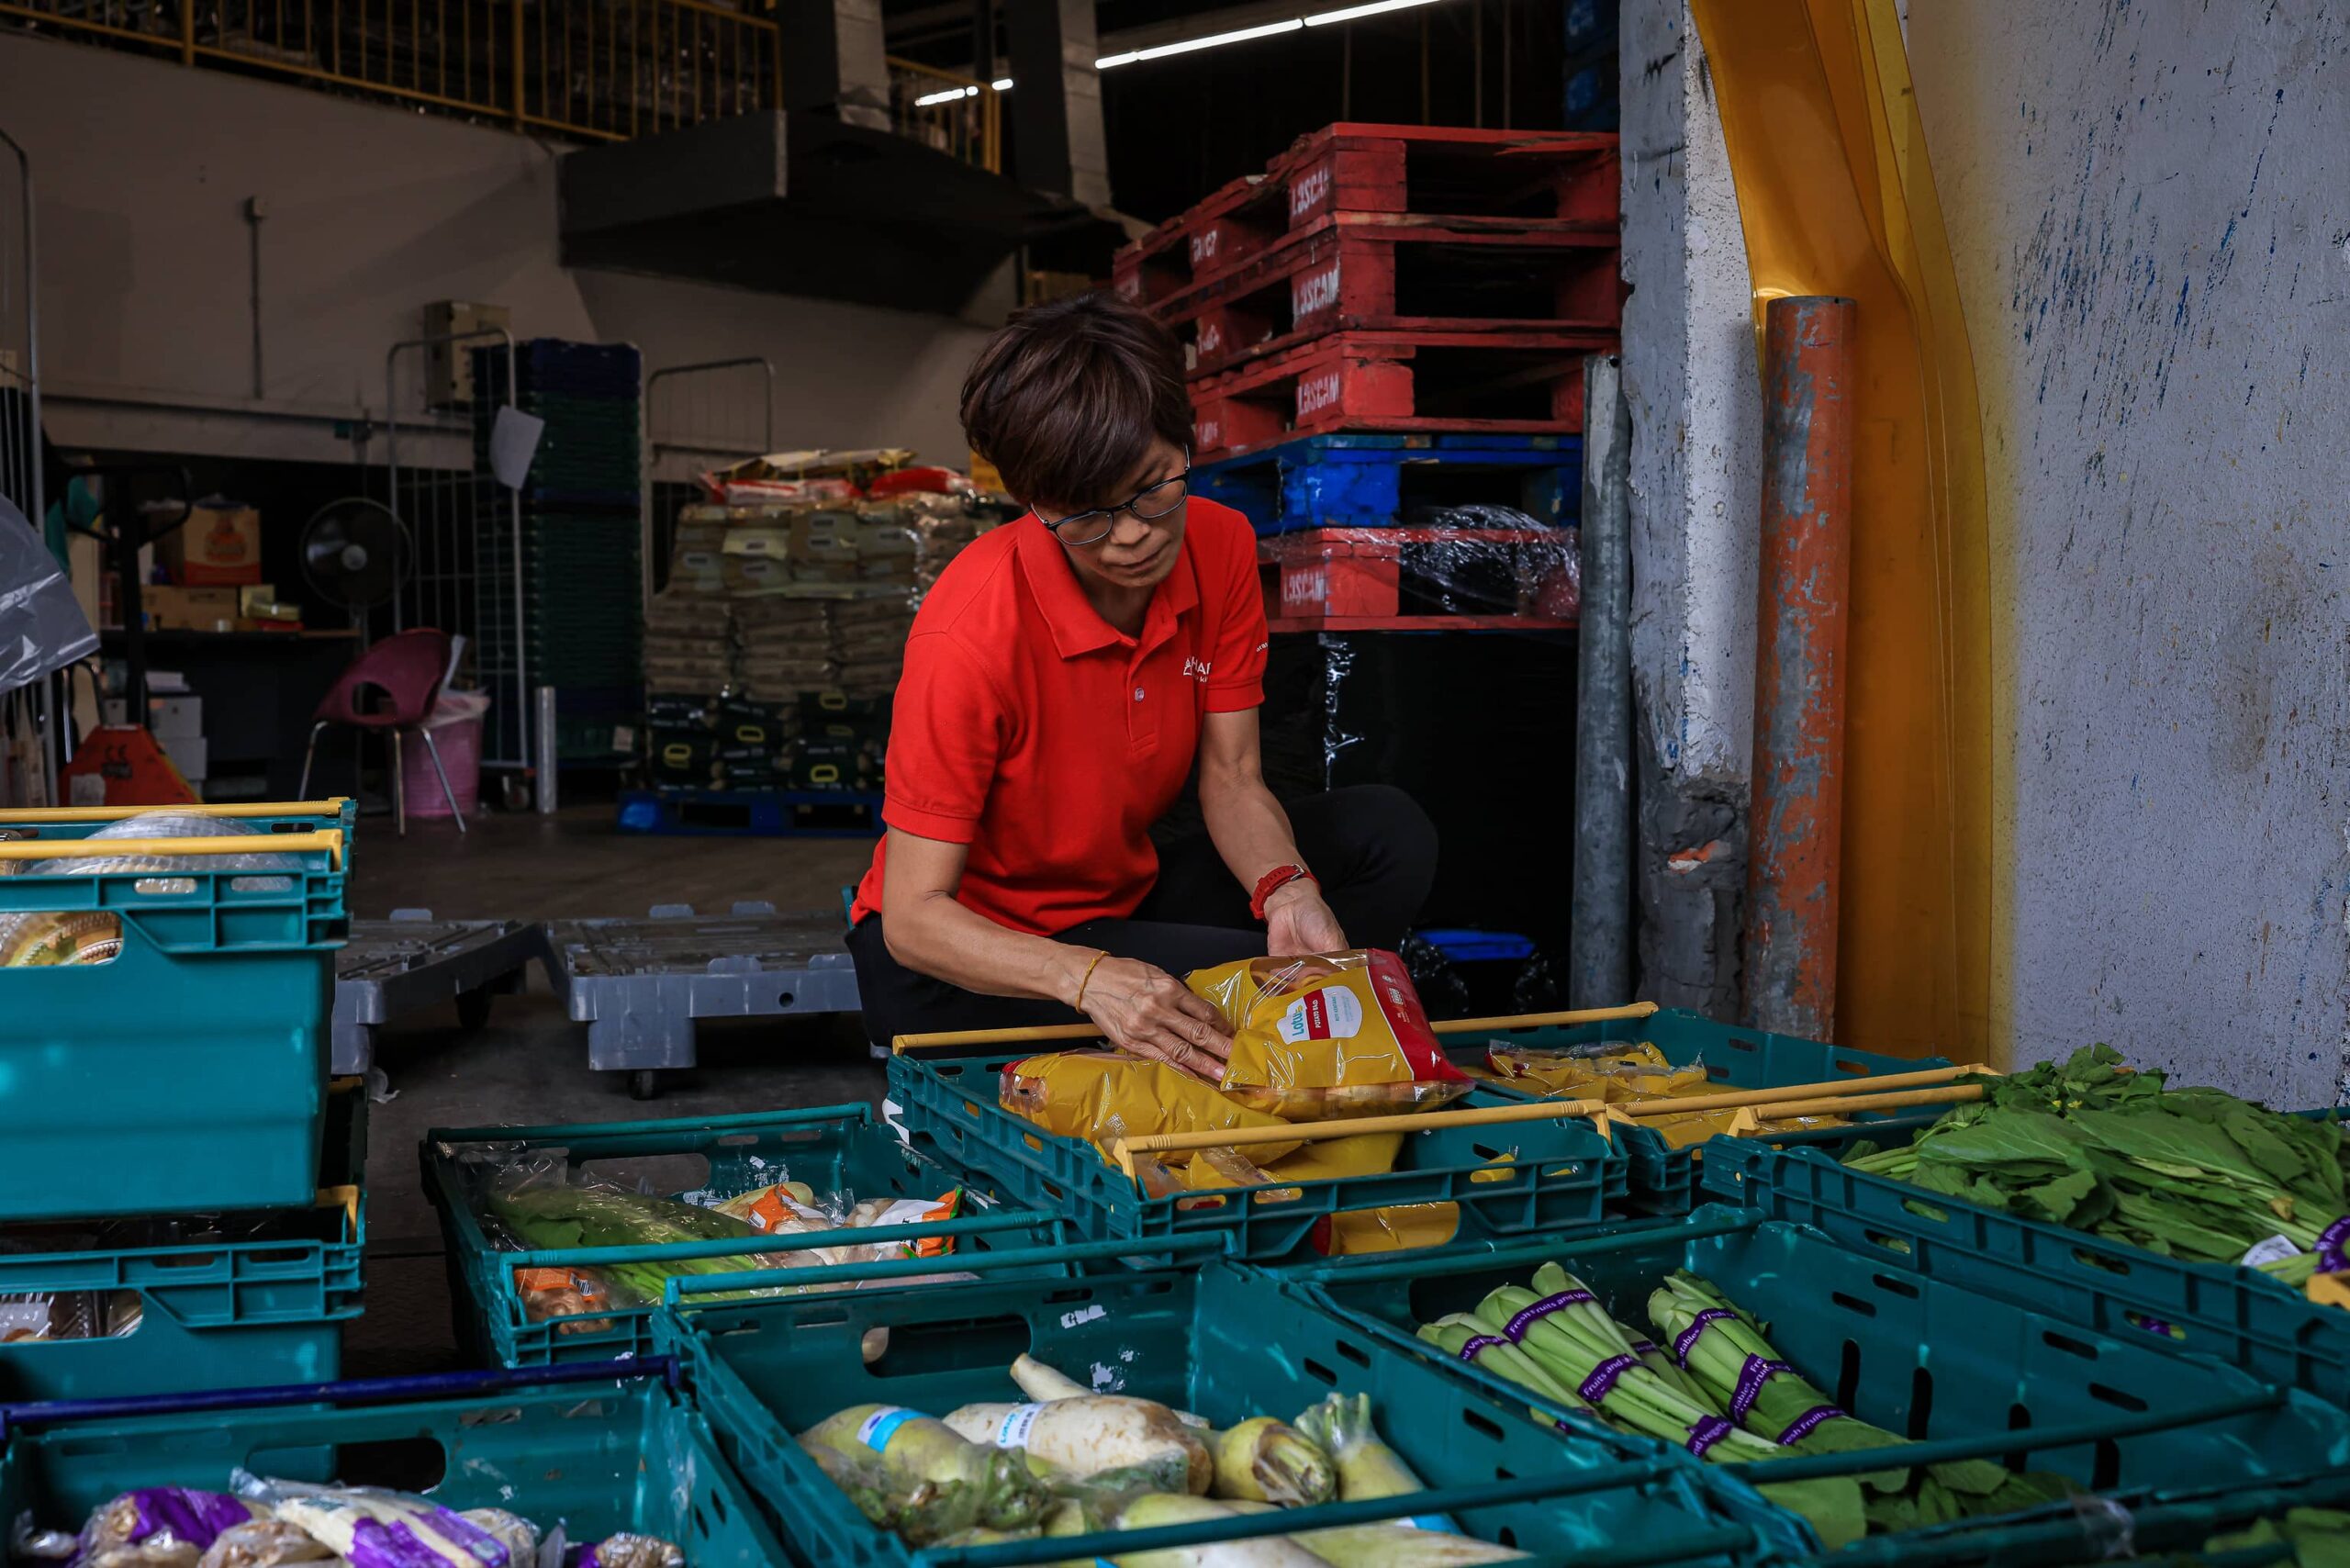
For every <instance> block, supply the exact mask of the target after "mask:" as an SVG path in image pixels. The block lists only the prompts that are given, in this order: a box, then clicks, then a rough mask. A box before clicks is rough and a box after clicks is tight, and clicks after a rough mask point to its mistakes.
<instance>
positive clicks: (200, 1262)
mask: <svg viewBox="0 0 2350 1568" xmlns="http://www.w3.org/2000/svg"><path fill="white" fill-rule="evenodd" d="M301 1255H302V1254H301V1252H300V1251H299V1250H298V1249H297V1250H296V1251H295V1253H294V1256H295V1257H297V1258H299V1257H300V1256H301ZM285 1256H286V1255H285V1251H284V1250H283V1249H279V1250H278V1251H276V1252H274V1254H272V1256H271V1258H270V1261H272V1262H284V1261H285ZM219 1260H220V1255H219V1254H218V1253H217V1252H185V1253H181V1254H178V1255H177V1256H173V1257H163V1258H156V1259H153V1260H151V1261H152V1262H153V1263H154V1265H155V1266H156V1267H157V1268H159V1269H208V1268H210V1267H211V1266H212V1265H213V1264H215V1263H217V1262H218V1261H219Z"/></svg>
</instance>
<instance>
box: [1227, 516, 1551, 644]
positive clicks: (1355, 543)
mask: <svg viewBox="0 0 2350 1568" xmlns="http://www.w3.org/2000/svg"><path fill="white" fill-rule="evenodd" d="M1567 538H1568V536H1567V535H1566V534H1564V533H1563V532H1561V531H1560V530H1557V529H1550V528H1429V527H1400V528H1319V529H1311V530H1307V531H1305V532H1298V533H1288V534H1282V535H1281V536H1279V537H1278V538H1272V539H1267V540H1265V541H1263V542H1262V543H1260V544H1259V548H1258V557H1257V558H1258V570H1259V576H1260V577H1261V578H1262V580H1263V584H1264V588H1265V617H1266V621H1267V623H1268V624H1269V625H1270V626H1271V627H1272V629H1274V630H1275V631H1282V632H1373V631H1472V630H1494V629H1501V628H1507V629H1511V630H1516V631H1560V630H1565V629H1567V628H1570V627H1572V626H1573V625H1574V616H1575V612H1576V610H1577V609H1578V608H1579V605H1578V600H1577V595H1576V590H1575V584H1574V578H1573V574H1572V566H1571V563H1570V562H1569V561H1568V560H1567V559H1566V558H1565V545H1566V542H1567ZM1407 551H1416V552H1421V553H1423V554H1422V558H1421V559H1420V561H1419V562H1418V563H1416V566H1415V570H1416V572H1417V573H1419V574H1422V575H1433V576H1436V577H1446V576H1448V575H1453V574H1457V575H1458V581H1459V585H1460V588H1461V589H1462V591H1464V592H1467V591H1471V589H1470V588H1469V583H1468V580H1467V579H1468V578H1469V577H1471V576H1472V574H1480V573H1488V574H1489V573H1492V572H1493V571H1494V568H1496V567H1499V568H1500V569H1501V571H1502V573H1503V574H1504V575H1502V576H1501V577H1499V578H1498V582H1497V583H1496V581H1494V580H1489V581H1487V582H1486V583H1484V584H1483V585H1480V586H1481V587H1482V588H1484V589H1486V590H1487V591H1488V592H1490V590H1491V589H1492V588H1494V587H1495V586H1502V587H1505V588H1506V587H1507V586H1509V585H1510V583H1511V580H1512V578H1513V577H1514V578H1515V593H1516V604H1515V605H1514V606H1512V607H1511V608H1510V609H1508V610H1498V611H1497V610H1477V611H1465V612H1461V613H1420V614H1412V615H1405V614H1404V613H1403V612H1402V610H1403V598H1402V590H1403V582H1404V565H1405V553H1406V552H1407ZM1505 597H1507V596H1506V595H1505Z"/></svg>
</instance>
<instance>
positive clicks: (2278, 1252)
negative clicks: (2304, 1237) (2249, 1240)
mask: <svg viewBox="0 0 2350 1568" xmlns="http://www.w3.org/2000/svg"><path fill="white" fill-rule="evenodd" d="M2300 1255H2301V1249H2300V1248H2298V1247H2296V1246H2294V1245H2293V1238H2291V1237H2289V1236H2272V1237H2270V1238H2268V1239H2267V1240H2266V1241H2257V1242H2255V1243H2254V1244H2253V1246H2252V1249H2251V1250H2250V1251H2248V1252H2246V1253H2245V1254H2244V1256H2243V1257H2241V1258H2239V1259H2237V1260H2236V1261H2237V1262H2239V1263H2242V1264H2243V1265H2244V1267H2245V1268H2247V1269H2257V1268H2259V1267H2260V1266H2261V1265H2262V1264H2263V1263H2281V1262H2283V1261H2284V1260H2286V1259H2288V1258H2298V1257H2300Z"/></svg>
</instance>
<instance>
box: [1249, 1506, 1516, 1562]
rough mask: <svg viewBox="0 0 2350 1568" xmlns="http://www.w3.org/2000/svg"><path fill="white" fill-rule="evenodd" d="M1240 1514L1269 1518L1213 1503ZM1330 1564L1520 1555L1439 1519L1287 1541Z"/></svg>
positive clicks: (1268, 1509) (1310, 1533)
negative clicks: (1465, 1533)
mask: <svg viewBox="0 0 2350 1568" xmlns="http://www.w3.org/2000/svg"><path fill="white" fill-rule="evenodd" d="M1218 1501H1220V1502H1223V1503H1224V1506H1225V1507H1227V1508H1230V1509H1232V1510H1234V1511H1235V1512H1237V1513H1242V1514H1270V1513H1275V1512H1278V1511H1279V1510H1278V1509H1276V1508H1275V1507H1274V1506H1273V1505H1271V1504H1270V1503H1243V1502H1238V1501H1234V1500H1230V1499H1222V1498H1220V1499H1218ZM1289 1539H1290V1540H1293V1541H1295V1542H1297V1544H1298V1545H1300V1546H1302V1547H1304V1548H1305V1550H1306V1551H1310V1552H1312V1553H1314V1555H1315V1556H1316V1557H1319V1558H1320V1559H1322V1561H1323V1562H1327V1563H1329V1564H1331V1568H1470V1565H1473V1564H1476V1563H1481V1562H1513V1561H1515V1560H1516V1559H1519V1558H1522V1557H1524V1556H1525V1555H1526V1553H1524V1552H1522V1551H1511V1550H1510V1549H1509V1548H1508V1547H1506V1546H1494V1545H1493V1544H1491V1543H1490V1542H1487V1541H1482V1540H1477V1539H1476V1538H1475V1537H1474V1536H1466V1535H1462V1534H1461V1533H1460V1531H1459V1530H1457V1529H1454V1528H1453V1527H1452V1525H1451V1523H1450V1522H1449V1520H1446V1519H1443V1518H1419V1519H1387V1520H1382V1521H1381V1522H1380V1523H1378V1524H1370V1525H1343V1526H1340V1527H1339V1528H1338V1529H1316V1530H1306V1531H1304V1533H1302V1534H1299V1535H1293V1536H1292V1537H1290V1538H1289Z"/></svg>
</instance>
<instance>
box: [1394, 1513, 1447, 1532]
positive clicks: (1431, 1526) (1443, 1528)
mask: <svg viewBox="0 0 2350 1568" xmlns="http://www.w3.org/2000/svg"><path fill="white" fill-rule="evenodd" d="M1395 1528H1396V1529H1424V1530H1427V1531H1428V1532H1430V1533H1431V1534H1434V1535H1459V1534H1460V1526H1459V1525H1456V1524H1454V1523H1453V1522H1452V1521H1451V1519H1449V1518H1447V1517H1445V1516H1444V1515H1442V1514H1411V1515H1407V1516H1405V1517H1404V1518H1400V1519H1397V1520H1396V1521H1395Z"/></svg>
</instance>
